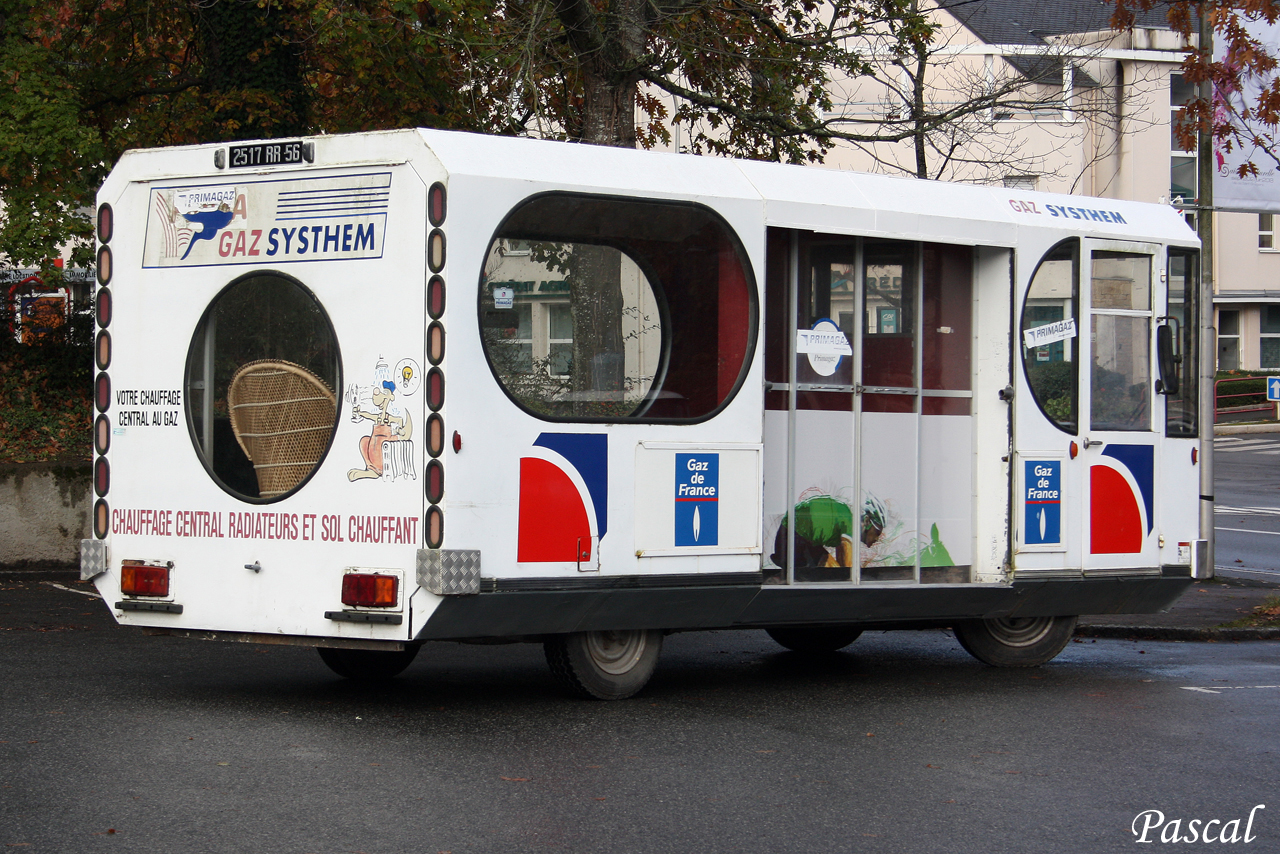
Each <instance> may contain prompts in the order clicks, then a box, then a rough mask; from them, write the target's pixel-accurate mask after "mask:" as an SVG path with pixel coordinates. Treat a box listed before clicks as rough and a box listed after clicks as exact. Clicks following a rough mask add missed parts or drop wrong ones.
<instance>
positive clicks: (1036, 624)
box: [987, 617, 1053, 646]
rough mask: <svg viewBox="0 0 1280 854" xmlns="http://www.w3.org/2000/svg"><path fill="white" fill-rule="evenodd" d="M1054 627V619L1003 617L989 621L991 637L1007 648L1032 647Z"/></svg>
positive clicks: (988, 626)
mask: <svg viewBox="0 0 1280 854" xmlns="http://www.w3.org/2000/svg"><path fill="white" fill-rule="evenodd" d="M1052 627H1053V618H1052V617H1001V618H999V619H995V620H987V628H988V629H989V630H990V632H991V636H992V637H993V638H995V639H996V640H998V641H999V642H1000V643H1002V644H1004V645H1005V646H1031V645H1032V644H1034V643H1036V642H1038V641H1039V640H1041V639H1042V638H1043V637H1044V636H1045V635H1047V634H1048V633H1049V629H1051V628H1052Z"/></svg>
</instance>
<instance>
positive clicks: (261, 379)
mask: <svg viewBox="0 0 1280 854" xmlns="http://www.w3.org/2000/svg"><path fill="white" fill-rule="evenodd" d="M227 405H228V407H229V409H230V410H231V430H232V432H233V433H234V434H235V437H236V441H237V442H239V443H240V447H241V448H242V449H244V453H245V456H247V457H248V458H249V461H250V462H251V463H253V471H254V474H255V475H257V477H258V494H259V496H260V497H262V498H276V497H278V496H280V495H283V494H284V493H286V492H288V491H289V490H291V489H293V488H294V487H295V486H297V485H298V484H299V483H301V482H302V481H303V479H304V478H306V476H307V475H309V474H311V471H312V469H314V468H315V467H316V465H318V464H319V462H320V458H321V457H322V456H323V455H324V451H325V448H326V447H327V446H328V444H329V437H330V436H331V435H332V434H333V430H334V426H335V425H336V424H337V422H338V398H337V395H335V394H334V392H333V389H331V388H329V386H328V385H327V384H326V383H325V381H324V380H322V379H320V378H319V377H318V376H316V375H315V374H313V373H311V372H310V371H308V370H307V369H306V368H304V367H302V366H301V365H295V364H293V363H292V362H283V361H276V360H272V359H263V360H261V361H257V362H249V363H248V364H246V365H242V366H241V367H240V369H239V370H238V371H236V373H235V376H233V377H232V378H231V386H230V387H229V388H228V390H227Z"/></svg>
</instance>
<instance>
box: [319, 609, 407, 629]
mask: <svg viewBox="0 0 1280 854" xmlns="http://www.w3.org/2000/svg"><path fill="white" fill-rule="evenodd" d="M324 618H325V619H326V620H337V621H339V622H348V623H387V624H389V625H392V626H398V625H400V624H401V623H403V622H404V617H403V616H402V615H401V614H379V613H376V612H373V611H325V612H324Z"/></svg>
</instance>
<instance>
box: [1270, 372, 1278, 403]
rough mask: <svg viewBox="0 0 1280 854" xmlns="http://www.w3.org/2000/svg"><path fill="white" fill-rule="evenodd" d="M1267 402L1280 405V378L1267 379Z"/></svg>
mask: <svg viewBox="0 0 1280 854" xmlns="http://www.w3.org/2000/svg"><path fill="white" fill-rule="evenodd" d="M1267 401H1268V402H1269V403H1280V377H1267Z"/></svg>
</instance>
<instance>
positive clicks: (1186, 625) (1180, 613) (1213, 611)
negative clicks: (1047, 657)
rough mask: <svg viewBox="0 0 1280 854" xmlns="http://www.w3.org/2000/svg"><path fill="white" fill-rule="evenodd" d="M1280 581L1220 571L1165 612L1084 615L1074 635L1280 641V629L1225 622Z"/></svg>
mask: <svg viewBox="0 0 1280 854" xmlns="http://www.w3.org/2000/svg"><path fill="white" fill-rule="evenodd" d="M1276 595H1280V584H1276V583H1274V582H1270V581H1255V580H1253V579H1244V578H1228V577H1225V576H1219V577H1217V578H1213V579H1210V580H1209V581H1197V582H1193V583H1192V584H1191V586H1190V587H1189V588H1187V592H1186V593H1183V594H1182V596H1181V598H1179V599H1178V601H1177V602H1174V603H1173V607H1171V608H1170V609H1169V610H1168V611H1165V612H1164V613H1162V614H1103V615H1100V616H1085V617H1081V618H1080V623H1079V625H1078V626H1077V627H1076V634H1077V635H1079V636H1081V637H1089V638H1143V639H1148V638H1149V639H1153V640H1192V641H1204V640H1222V641H1237V640H1280V629H1223V628H1218V627H1219V626H1221V625H1222V624H1223V623H1228V622H1231V621H1232V620H1237V619H1239V618H1241V617H1245V616H1248V615H1249V614H1251V613H1252V612H1253V609H1254V608H1255V607H1257V606H1258V605H1261V604H1262V603H1263V601H1264V600H1266V599H1267V598H1268V597H1271V596H1276Z"/></svg>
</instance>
